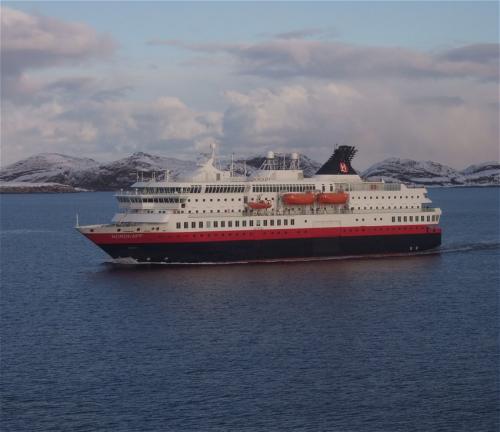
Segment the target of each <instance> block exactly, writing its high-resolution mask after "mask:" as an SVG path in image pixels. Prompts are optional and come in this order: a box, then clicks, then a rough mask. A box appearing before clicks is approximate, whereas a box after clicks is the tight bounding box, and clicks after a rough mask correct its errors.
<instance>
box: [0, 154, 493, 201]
mask: <svg viewBox="0 0 500 432" xmlns="http://www.w3.org/2000/svg"><path fill="white" fill-rule="evenodd" d="M285 156H286V159H287V160H290V154H286V155H285ZM276 157H277V158H278V160H282V158H283V154H276ZM264 159H265V156H263V155H255V156H252V157H249V158H246V159H236V160H235V161H234V170H235V172H236V173H237V174H240V175H241V174H243V173H244V172H245V169H246V173H247V175H252V174H254V173H255V172H256V171H257V170H258V169H259V167H260V166H261V165H262V162H263V161H264ZM217 163H218V165H219V167H220V168H222V169H228V168H229V166H230V163H231V161H230V158H227V157H225V158H224V157H222V158H220V159H219V160H218V162H217ZM300 165H301V168H302V169H303V170H304V174H305V176H306V177H310V176H312V175H314V173H315V172H316V171H317V170H318V169H319V167H320V165H321V164H319V163H318V162H316V161H314V160H312V159H310V158H308V157H307V156H305V155H301V157H300ZM196 167H197V163H196V162H195V161H186V160H180V159H175V158H169V157H164V156H157V155H151V154H148V153H143V152H138V153H134V154H132V155H131V156H129V157H126V158H122V159H119V160H116V161H114V162H109V163H102V164H100V163H98V162H96V161H94V160H92V159H87V158H77V157H72V156H66V155H61V154H57V153H42V154H39V155H36V156H32V157H29V158H27V159H23V160H21V161H19V162H16V163H14V164H12V165H9V166H7V167H5V168H2V169H1V170H0V182H3V183H4V186H5V187H6V186H7V185H6V182H8V183H12V182H15V183H16V184H19V183H58V184H60V185H68V186H72V187H74V188H83V189H88V190H117V189H120V188H127V187H129V186H130V184H132V183H134V182H135V180H136V179H137V176H139V178H142V176H144V178H145V179H150V178H151V176H152V175H153V172H155V173H156V175H157V176H161V177H162V176H163V175H164V173H165V170H168V171H169V175H170V178H171V179H180V178H181V177H186V176H189V174H190V173H191V172H193V171H194V170H195V169H196ZM361 175H362V177H364V178H365V179H368V180H379V179H383V180H384V181H387V182H403V183H408V184H414V185H425V186H476V185H479V186H489V185H496V186H498V185H500V163H498V162H485V163H482V164H478V165H471V166H469V167H468V168H466V169H464V170H462V171H457V170H455V169H453V168H450V167H448V166H446V165H441V164H439V163H436V162H431V161H414V160H411V159H397V158H390V159H386V160H384V161H382V162H379V163H377V164H375V165H372V166H371V167H370V168H368V169H367V170H366V171H365V172H363V173H362V174H361ZM161 177H160V178H161ZM16 187H17V186H16ZM4 190H5V188H4ZM0 192H1V190H0Z"/></svg>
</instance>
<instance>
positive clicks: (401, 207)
mask: <svg viewBox="0 0 500 432" xmlns="http://www.w3.org/2000/svg"><path fill="white" fill-rule="evenodd" d="M398 208H399V209H412V208H413V206H399V207H398V206H393V207H391V206H387V207H384V206H382V207H380V210H385V209H387V210H391V209H394V210H395V209H398ZM415 208H416V209H419V208H420V206H418V205H417V206H415ZM378 209H379V207H378V206H376V207H375V210H378ZM351 210H356V207H351ZM358 210H361V207H358ZM363 210H373V206H370V207H366V206H365V207H363Z"/></svg>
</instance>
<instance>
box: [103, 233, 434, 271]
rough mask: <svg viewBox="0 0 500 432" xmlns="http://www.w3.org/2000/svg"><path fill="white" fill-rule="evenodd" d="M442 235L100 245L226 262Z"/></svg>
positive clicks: (164, 259) (357, 249) (426, 245)
mask: <svg viewBox="0 0 500 432" xmlns="http://www.w3.org/2000/svg"><path fill="white" fill-rule="evenodd" d="M440 244H441V233H426V234H415V235H412V234H406V235H388V236H366V237H363V236H358V237H330V238H299V239H281V240H253V241H252V240H243V241H225V242H200V243H147V244H128V245H127V244H101V245H99V246H100V247H101V248H102V249H103V250H104V251H105V252H106V253H107V254H109V255H110V256H111V257H113V258H115V259H117V258H133V259H135V260H137V261H138V262H144V263H148V262H149V263H190V264H197V263H198V264H199V263H227V262H248V261H271V260H290V259H314V258H324V257H335V256H351V255H367V254H391V253H405V252H415V251H425V250H429V249H434V248H436V247H438V246H439V245H440Z"/></svg>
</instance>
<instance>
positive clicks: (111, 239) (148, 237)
mask: <svg viewBox="0 0 500 432" xmlns="http://www.w3.org/2000/svg"><path fill="white" fill-rule="evenodd" d="M431 233H435V234H438V233H441V228H439V227H436V226H429V225H405V226H376V227H374V226H371V227H368V226H365V227H346V228H287V229H253V230H234V231H228V230H217V229H214V230H212V231H192V232H186V231H180V232H143V233H141V232H131V233H113V234H111V233H106V234H100V233H88V234H86V236H87V237H88V238H89V239H90V240H92V241H93V242H94V243H96V244H98V245H104V244H148V243H203V242H227V241H241V240H286V239H298V238H328V237H367V236H388V235H391V236H392V235H408V234H410V235H417V234H431Z"/></svg>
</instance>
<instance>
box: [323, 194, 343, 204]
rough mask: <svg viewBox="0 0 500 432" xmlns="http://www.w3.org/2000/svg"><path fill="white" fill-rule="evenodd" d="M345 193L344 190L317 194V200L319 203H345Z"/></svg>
mask: <svg viewBox="0 0 500 432" xmlns="http://www.w3.org/2000/svg"><path fill="white" fill-rule="evenodd" d="M347 198H349V195H347V194H346V193H345V192H331V193H320V194H318V202H319V203H320V204H345V203H346V202H347Z"/></svg>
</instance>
